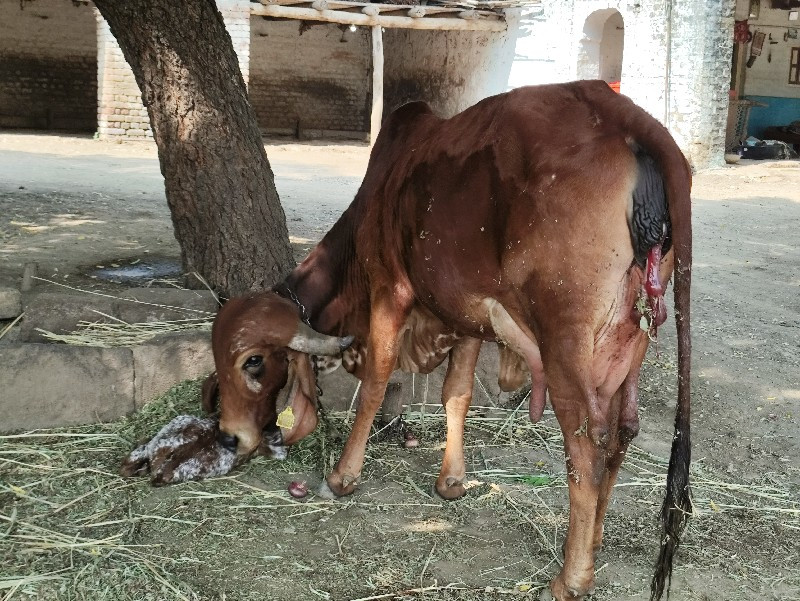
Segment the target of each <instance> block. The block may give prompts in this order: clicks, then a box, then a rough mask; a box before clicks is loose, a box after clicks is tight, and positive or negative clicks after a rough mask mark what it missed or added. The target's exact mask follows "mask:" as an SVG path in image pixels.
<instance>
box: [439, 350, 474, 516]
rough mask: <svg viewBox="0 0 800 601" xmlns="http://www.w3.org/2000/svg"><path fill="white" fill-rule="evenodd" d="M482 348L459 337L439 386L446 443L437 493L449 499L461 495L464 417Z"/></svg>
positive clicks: (462, 493) (462, 492)
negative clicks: (440, 386) (444, 418)
mask: <svg viewBox="0 0 800 601" xmlns="http://www.w3.org/2000/svg"><path fill="white" fill-rule="evenodd" d="M480 350H481V341H480V340H478V339H477V338H461V339H459V340H458V342H456V344H455V346H454V347H453V348H452V350H451V351H450V360H449V362H448V364H447V375H446V376H445V378H444V384H443V385H442V405H444V410H445V414H446V415H447V446H446V447H445V450H444V459H443V460H442V471H441V472H440V473H439V477H438V478H437V479H436V493H437V494H438V495H439V496H440V497H442V498H443V499H447V500H452V499H457V498H459V497H461V496H463V495H464V477H465V475H466V468H465V467H464V420H465V419H466V417H467V411H468V410H469V405H470V403H471V402H472V387H473V380H474V379H475V364H476V363H477V362H478V354H479V353H480Z"/></svg>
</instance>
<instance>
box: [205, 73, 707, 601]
mask: <svg viewBox="0 0 800 601" xmlns="http://www.w3.org/2000/svg"><path fill="white" fill-rule="evenodd" d="M690 187H691V175H690V171H689V169H688V166H687V163H686V161H685V159H684V157H683V155H682V154H681V152H680V151H679V149H678V148H677V146H676V145H675V143H674V141H673V140H672V138H671V137H670V135H669V133H668V132H667V131H666V129H664V128H663V127H662V126H661V125H660V124H659V123H658V122H657V121H656V120H655V119H653V118H652V117H650V116H649V115H648V114H647V113H645V112H644V111H643V110H641V109H640V108H638V107H637V106H635V105H634V104H633V103H632V102H631V101H630V100H629V99H627V98H625V97H622V96H618V95H617V94H615V93H614V92H612V91H611V90H610V89H609V88H608V86H607V85H606V84H605V83H603V82H576V83H570V84H564V85H549V86H540V87H531V88H522V89H518V90H515V91H512V92H509V93H507V94H501V95H499V96H494V97H492V98H487V99H486V100H483V101H481V102H479V103H478V104H476V105H475V106H473V107H472V108H470V109H467V110H466V111H464V112H463V113H461V114H459V115H456V116H455V117H453V118H451V119H446V120H444V119H441V118H439V117H437V116H436V115H434V114H433V113H432V112H431V110H430V109H429V108H428V107H427V106H426V105H425V104H422V103H412V104H409V105H406V106H404V107H402V108H400V109H398V110H397V111H395V112H394V113H393V114H392V115H390V116H389V117H388V119H387V120H386V122H385V123H384V126H383V129H382V131H381V134H380V136H379V137H378V140H377V143H376V145H375V148H374V149H373V151H372V155H371V157H370V161H369V166H368V168H367V173H366V176H365V177H364V181H363V183H362V185H361V188H360V190H359V192H358V194H357V195H356V197H355V199H354V201H353V203H352V204H351V205H350V207H349V208H348V209H347V211H345V213H344V214H343V215H342V216H341V218H340V219H339V221H337V223H336V224H335V225H334V226H333V228H332V229H331V231H330V232H328V234H327V235H326V236H325V237H324V238H323V240H322V241H321V242H320V243H319V245H317V247H316V248H315V249H314V250H313V251H312V252H311V254H310V255H309V256H308V258H307V259H306V260H305V261H303V263H301V264H300V265H299V266H298V267H297V268H296V269H295V270H294V271H293V272H292V273H291V274H290V275H289V276H288V277H287V278H286V280H285V281H284V282H283V283H282V284H280V285H278V286H277V287H276V288H275V289H274V290H273V291H271V292H266V293H260V294H251V295H249V296H245V297H243V298H237V299H233V300H231V301H229V302H228V303H227V304H226V305H225V306H224V307H223V308H222V310H221V311H220V313H219V315H218V317H217V319H216V322H215V324H214V329H213V335H212V338H213V349H214V360H215V362H216V367H217V374H218V392H219V398H220V402H221V418H220V428H221V431H222V434H221V442H222V443H223V444H224V445H227V446H228V447H230V448H237V449H238V451H239V453H244V454H246V453H250V452H252V451H253V450H254V449H256V447H257V446H258V444H259V441H260V438H261V435H262V431H263V430H265V429H267V430H268V431H273V432H274V431H275V428H276V420H277V426H280V427H281V431H282V432H283V434H284V442H285V443H286V444H291V443H292V442H294V441H296V440H298V439H299V438H301V437H302V436H305V435H306V434H308V433H309V432H310V431H312V430H313V429H314V427H315V426H316V420H317V417H316V411H315V409H314V399H315V373H314V369H313V365H312V362H313V361H314V360H315V356H317V357H319V356H337V355H339V354H340V353H341V352H342V350H344V349H347V350H346V351H345V352H344V355H343V361H344V364H345V367H346V368H347V369H348V370H349V371H350V372H352V373H354V374H355V375H356V376H357V377H358V378H360V379H361V381H362V385H361V397H360V404H359V408H358V412H357V415H356V419H355V422H354V424H353V429H352V432H351V434H350V437H349V439H348V440H347V443H346V445H345V447H344V450H343V452H342V456H341V458H340V459H339V462H338V463H337V464H336V466H335V467H334V469H333V471H332V472H331V473H330V474H329V475H328V477H327V484H325V483H324V484H323V488H324V491H322V492H325V493H327V494H331V495H335V496H340V495H347V494H350V493H352V492H353V490H354V487H355V486H356V484H357V481H358V478H359V476H360V474H361V469H362V465H363V462H364V449H365V445H366V442H367V437H368V435H369V431H370V428H371V426H372V422H373V418H374V416H375V414H376V412H377V409H378V407H379V406H380V404H381V401H382V399H383V395H384V392H385V389H386V384H387V381H388V379H389V376H390V374H391V373H392V370H394V369H395V368H398V367H399V368H403V369H408V370H412V371H422V372H426V371H429V370H431V369H433V368H434V367H435V366H437V365H439V364H440V363H441V362H442V361H443V360H444V358H445V357H446V356H448V355H449V357H450V361H449V364H448V368H447V375H446V377H445V382H444V386H443V390H442V403H443V404H444V407H445V410H446V415H447V445H446V449H445V454H444V460H443V464H442V469H441V473H440V475H439V477H438V479H437V481H436V491H437V492H438V493H439V494H440V495H441V496H442V497H444V498H446V499H454V498H457V497H459V496H461V495H462V494H463V493H464V487H463V484H462V482H463V479H464V475H465V468H464V455H463V438H462V437H463V428H464V418H465V415H466V413H467V409H468V407H469V404H470V401H471V396H472V386H473V373H474V368H475V363H476V360H477V357H478V351H479V348H480V345H481V342H482V341H484V340H493V341H497V342H499V343H501V348H502V349H503V353H502V357H503V364H502V365H501V384H503V385H505V387H511V386H513V385H518V384H519V383H520V382H521V379H520V377H519V369H515V367H518V366H525V367H526V368H527V370H529V372H530V374H531V383H532V394H531V401H530V415H531V418H532V419H534V420H536V419H539V417H540V416H541V415H542V411H543V409H544V405H545V398H546V393H548V395H549V399H550V403H551V405H552V406H553V410H554V411H555V414H556V417H557V418H558V422H559V424H560V426H561V429H562V432H563V434H564V445H565V453H566V461H567V470H568V473H569V499H570V519H569V528H568V531H567V537H566V542H565V543H564V566H563V569H562V570H561V572H560V573H559V574H558V576H556V577H555V579H553V581H552V582H551V584H550V589H551V591H552V594H553V595H554V597H555V598H556V599H559V600H563V599H577V598H581V597H583V596H584V595H586V594H587V593H590V592H591V591H592V590H593V587H594V562H595V554H596V552H597V550H598V549H599V548H600V545H601V541H602V535H603V518H604V515H605V512H606V508H607V506H608V501H609V497H610V494H611V490H612V487H613V484H614V482H615V480H616V477H617V472H618V470H619V466H620V464H621V462H622V460H623V457H624V455H625V451H626V449H627V446H628V443H629V442H630V441H631V439H632V438H633V437H634V436H636V434H637V432H638V429H639V422H638V417H637V383H638V379H639V369H640V366H641V363H642V359H643V357H644V354H645V350H646V348H647V344H648V330H649V331H650V332H652V331H653V330H654V329H655V328H656V327H657V326H658V325H660V323H661V322H662V321H663V320H664V318H665V310H664V305H663V298H662V296H661V295H662V289H663V286H665V285H666V283H667V281H668V279H669V277H670V274H671V273H672V271H673V262H674V261H676V262H677V266H678V268H677V269H676V270H675V304H676V316H677V327H678V363H679V387H678V388H679V392H678V399H679V400H678V411H677V416H676V433H675V437H674V440H673V449H672V457H671V461H670V467H669V475H668V484H667V488H668V490H667V497H666V500H665V503H664V506H663V508H662V521H663V525H664V528H665V535H664V539H663V540H664V542H663V544H662V553H661V557H660V558H659V566H658V568H657V573H656V576H655V577H654V579H653V589H652V590H653V596H654V597H655V598H660V596H661V594H662V592H663V588H664V585H665V582H666V581H667V580H668V578H669V577H670V575H671V565H672V554H673V552H674V549H675V546H676V545H677V542H678V538H679V535H680V531H681V528H682V526H683V524H684V522H685V519H686V517H687V515H688V513H689V511H690V501H689V496H688V495H689V491H688V466H689V356H690V343H689V284H690V266H691V224H690V212H691V207H690V199H689V192H690ZM670 228H671V231H670ZM662 251H663V252H664V253H665V254H664V256H663V259H662V258H661V254H662ZM345 336H347V337H346V338H345ZM351 343H352V344H351ZM213 384H215V381H213V380H212V381H211V383H210V385H209V386H208V387H207V388H208V390H207V391H208V393H209V396H213V394H214V393H215V390H214V388H215V387H214V386H213ZM288 409H291V411H289V410H288ZM279 414H280V418H279Z"/></svg>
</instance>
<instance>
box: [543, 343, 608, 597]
mask: <svg viewBox="0 0 800 601" xmlns="http://www.w3.org/2000/svg"><path fill="white" fill-rule="evenodd" d="M592 349H593V344H592V336H591V334H587V335H585V336H580V337H578V338H571V339H568V338H566V337H563V336H562V337H561V339H558V340H557V342H556V343H555V345H554V346H552V347H550V352H549V353H548V355H547V356H546V358H545V361H546V362H545V369H546V372H547V378H548V387H549V392H550V402H551V404H552V405H553V410H554V412H555V414H556V418H557V419H558V423H559V425H560V426H561V431H562V433H563V435H564V454H565V458H566V465H567V483H568V487H569V526H568V530H567V536H566V540H565V542H564V547H563V549H564V566H563V568H562V569H561V572H560V573H559V574H558V575H557V576H556V577H555V578H554V579H553V580H552V581H551V583H550V590H551V592H552V594H553V596H554V597H555V598H556V599H557V600H558V601H566V600H569V599H581V598H583V596H584V595H586V594H591V593H592V592H593V591H594V553H593V546H594V544H593V543H594V536H595V520H596V517H597V507H598V500H599V496H600V489H601V485H602V483H603V480H604V476H605V467H606V466H605V459H606V455H605V446H606V445H604V442H605V441H606V440H607V436H603V437H595V436H592V433H593V430H594V431H595V432H596V431H597V430H601V431H603V432H606V433H607V432H608V428H609V424H608V421H607V419H606V420H600V419H599V416H601V415H602V416H605V417H606V418H607V416H608V410H609V400H610V399H608V398H606V399H601V398H600V397H599V396H598V394H597V389H596V388H595V387H594V385H593V382H594V380H593V375H592V369H591V366H592Z"/></svg>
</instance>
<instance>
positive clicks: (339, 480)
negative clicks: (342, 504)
mask: <svg viewBox="0 0 800 601" xmlns="http://www.w3.org/2000/svg"><path fill="white" fill-rule="evenodd" d="M356 484H358V478H355V477H353V476H348V475H344V476H339V475H337V474H331V475H330V476H328V477H327V478H326V479H325V480H323V481H322V484H320V487H319V495H320V496H321V497H325V498H326V499H338V498H339V497H346V496H347V495H350V494H353V491H354V490H355V489H356Z"/></svg>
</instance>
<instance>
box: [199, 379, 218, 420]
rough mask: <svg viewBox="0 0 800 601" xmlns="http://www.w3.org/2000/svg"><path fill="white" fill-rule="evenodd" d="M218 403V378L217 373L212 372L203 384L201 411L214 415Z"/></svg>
mask: <svg viewBox="0 0 800 601" xmlns="http://www.w3.org/2000/svg"><path fill="white" fill-rule="evenodd" d="M218 401H219V378H218V377H217V372H215V371H213V372H211V373H210V374H209V376H208V377H207V378H206V380H205V382H203V399H202V405H203V411H205V412H206V413H214V412H215V411H216V410H217V402H218Z"/></svg>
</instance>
